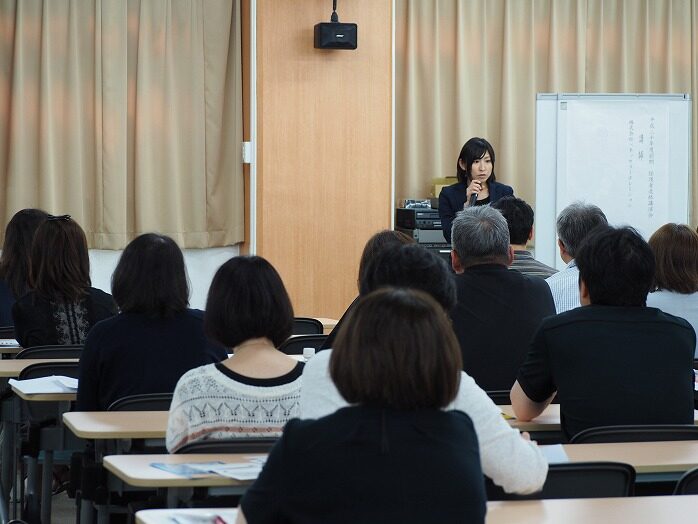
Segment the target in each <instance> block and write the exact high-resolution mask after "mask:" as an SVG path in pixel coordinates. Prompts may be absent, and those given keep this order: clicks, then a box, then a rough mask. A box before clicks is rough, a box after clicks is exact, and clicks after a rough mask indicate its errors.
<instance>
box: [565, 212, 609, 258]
mask: <svg viewBox="0 0 698 524" xmlns="http://www.w3.org/2000/svg"><path fill="white" fill-rule="evenodd" d="M607 225H608V220H606V215H604V213H603V211H601V209H600V208H599V207H598V206H595V205H593V204H585V203H583V202H574V203H572V204H570V205H569V206H567V207H566V208H565V209H563V210H562V211H561V212H560V215H559V216H558V217H557V236H558V238H559V239H560V242H562V244H563V246H564V247H565V251H567V253H568V254H569V255H570V256H571V257H572V258H576V257H577V250H578V249H579V246H580V245H581V244H582V242H583V241H584V239H585V238H586V237H587V235H588V234H589V233H591V231H592V230H593V229H595V228H597V227H599V226H607Z"/></svg>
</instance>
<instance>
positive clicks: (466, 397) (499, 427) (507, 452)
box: [301, 245, 548, 493]
mask: <svg viewBox="0 0 698 524" xmlns="http://www.w3.org/2000/svg"><path fill="white" fill-rule="evenodd" d="M361 278H362V280H361V283H360V291H361V296H364V295H368V294H369V293H371V292H372V291H375V290H377V289H379V288H382V287H385V286H393V287H404V288H413V289H418V290H421V291H424V292H425V293H427V294H429V295H430V296H431V297H432V298H433V299H434V300H436V302H437V303H439V304H440V305H441V307H442V308H443V309H444V311H448V310H450V309H451V308H452V307H453V305H454V304H455V284H454V282H453V275H452V273H451V271H450V269H449V268H448V266H447V265H446V263H445V262H444V261H443V260H442V259H441V258H439V257H438V256H437V255H435V254H433V253H430V252H428V251H427V250H426V249H424V248H422V247H421V246H419V245H405V246H394V247H391V248H388V249H386V250H384V251H383V252H382V253H380V254H379V255H378V256H377V257H375V258H374V259H372V260H371V261H369V263H368V264H367V266H366V269H365V271H363V272H362V277H361ZM351 322H352V317H351V316H350V317H349V318H348V319H347V321H346V324H347V333H349V332H350V330H351V326H352V324H351ZM332 353H333V351H322V352H320V353H318V354H317V355H315V356H314V357H313V358H311V359H310V361H309V362H308V363H307V364H306V366H305V370H304V371H303V388H302V390H301V417H302V418H319V417H324V416H326V415H330V414H332V413H334V412H335V411H337V410H338V409H341V408H343V407H346V406H348V405H349V404H348V403H347V400H346V399H345V398H343V397H342V395H341V394H340V392H339V391H338V389H337V387H336V385H335V384H334V382H333V381H332V377H331V376H330V359H331V356H332ZM446 409H456V410H459V411H462V412H463V413H465V414H467V415H468V416H469V417H470V418H471V419H472V421H473V425H474V426H475V431H476V433H477V437H478V441H479V443H480V461H481V463H482V469H483V471H484V473H485V475H487V476H488V477H490V478H491V479H492V480H493V481H494V482H495V483H496V484H497V485H499V486H501V487H502V488H503V489H504V490H505V491H506V492H508V493H531V492H533V491H536V490H537V489H540V487H541V486H542V485H543V482H545V477H546V474H547V471H548V466H547V463H546V461H545V459H544V458H543V456H542V454H541V452H540V450H539V449H538V446H536V445H535V443H532V442H529V441H528V440H525V439H524V438H523V437H522V436H521V435H520V434H519V432H518V431H517V430H515V429H513V428H511V427H510V426H509V424H507V422H506V421H505V420H504V418H503V417H502V414H501V411H500V409H499V408H498V407H497V406H495V405H494V403H493V402H492V400H491V399H490V398H489V397H488V396H487V394H486V393H485V392H484V391H483V390H482V389H480V388H479V387H478V386H477V385H476V384H475V382H474V381H473V379H472V378H471V377H469V376H468V375H467V374H465V373H461V378H460V386H459V389H458V393H457V395H456V398H455V400H454V401H453V402H452V403H451V404H449V406H448V407H447V408H446Z"/></svg>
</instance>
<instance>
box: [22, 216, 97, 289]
mask: <svg viewBox="0 0 698 524" xmlns="http://www.w3.org/2000/svg"><path fill="white" fill-rule="evenodd" d="M30 275H31V277H30V285H31V287H32V288H33V289H34V291H36V292H37V293H39V294H40V295H41V296H43V297H45V298H48V299H50V300H54V301H66V302H77V301H79V300H81V299H82V298H84V297H85V296H86V295H87V294H88V293H89V288H90V285H91V280H90V259H89V256H88V254H87V239H86V238H85V232H84V231H83V230H82V228H81V227H80V225H79V224H78V223H77V222H75V221H74V220H73V219H72V218H70V216H69V215H60V216H54V215H50V216H49V217H48V218H47V219H46V220H45V221H44V222H43V223H42V224H41V225H40V226H39V227H38V228H37V230H36V233H35V234H34V241H33V242H32V249H31V266H30Z"/></svg>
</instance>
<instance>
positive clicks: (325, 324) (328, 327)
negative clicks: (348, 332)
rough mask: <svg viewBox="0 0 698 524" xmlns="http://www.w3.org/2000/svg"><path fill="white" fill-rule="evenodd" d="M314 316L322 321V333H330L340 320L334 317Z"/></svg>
mask: <svg viewBox="0 0 698 524" xmlns="http://www.w3.org/2000/svg"><path fill="white" fill-rule="evenodd" d="M314 318H315V320H319V321H320V322H321V323H322V333H323V334H325V335H329V334H330V332H331V331H332V330H333V329H334V327H335V326H336V325H337V322H339V320H335V319H333V318H322V317H314Z"/></svg>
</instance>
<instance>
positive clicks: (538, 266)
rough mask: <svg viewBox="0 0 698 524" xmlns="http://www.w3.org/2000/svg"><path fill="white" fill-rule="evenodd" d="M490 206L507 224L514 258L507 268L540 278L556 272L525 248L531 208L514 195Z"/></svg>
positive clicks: (529, 228) (530, 229)
mask: <svg viewBox="0 0 698 524" xmlns="http://www.w3.org/2000/svg"><path fill="white" fill-rule="evenodd" d="M492 207H493V208H495V209H496V210H497V211H499V212H500V213H501V214H502V215H504V218H505V219H506V221H507V225H508V226H509V242H510V243H511V247H512V249H513V250H514V260H513V262H512V263H511V266H509V269H515V270H516V271H518V272H519V273H523V274H524V275H528V276H530V277H540V278H548V277H549V276H551V275H554V274H555V273H557V269H554V268H552V267H550V266H547V265H545V264H543V262H539V261H538V260H536V259H535V258H533V255H532V254H531V252H530V251H528V250H527V249H526V244H528V241H529V240H531V239H532V238H533V208H531V206H529V205H528V204H527V203H526V202H525V201H523V200H521V199H520V198H516V197H515V196H506V197H504V198H500V199H499V200H497V201H496V202H495V203H494V204H492Z"/></svg>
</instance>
